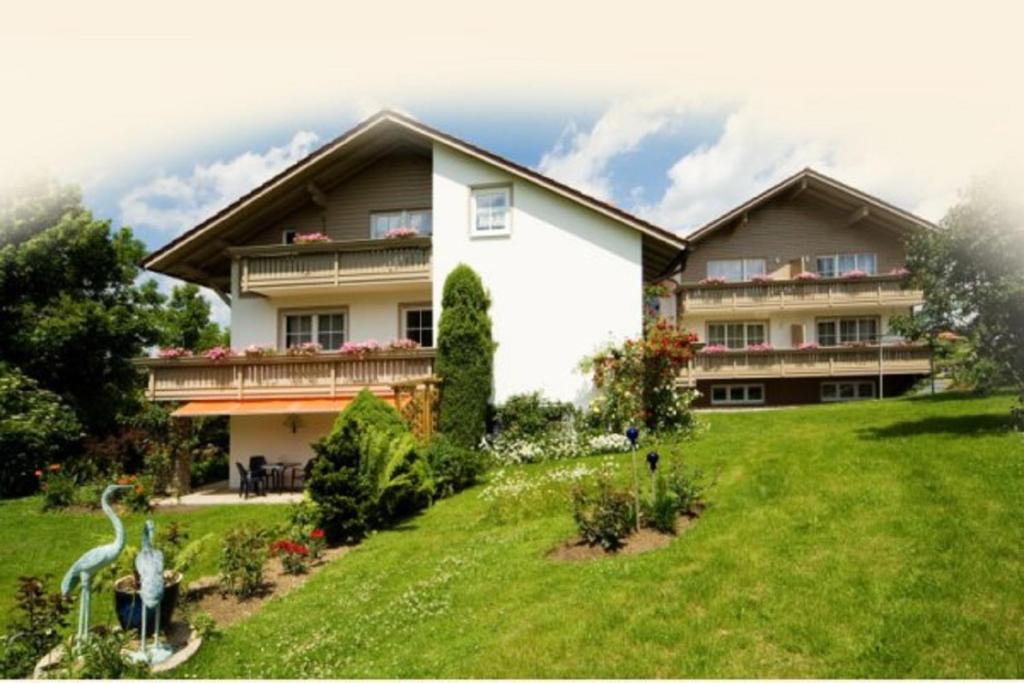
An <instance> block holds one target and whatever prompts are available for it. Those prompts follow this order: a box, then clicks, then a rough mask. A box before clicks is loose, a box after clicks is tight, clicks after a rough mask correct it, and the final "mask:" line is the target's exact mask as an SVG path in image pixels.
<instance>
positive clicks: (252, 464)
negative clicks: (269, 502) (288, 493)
mask: <svg viewBox="0 0 1024 683" xmlns="http://www.w3.org/2000/svg"><path fill="white" fill-rule="evenodd" d="M249 470H250V471H251V472H252V478H253V479H254V480H256V483H257V484H258V485H261V486H262V487H263V495H267V491H268V490H269V489H268V485H269V484H270V481H269V479H270V477H269V475H268V474H267V456H265V455H253V456H250V457H249ZM257 488H259V486H257Z"/></svg>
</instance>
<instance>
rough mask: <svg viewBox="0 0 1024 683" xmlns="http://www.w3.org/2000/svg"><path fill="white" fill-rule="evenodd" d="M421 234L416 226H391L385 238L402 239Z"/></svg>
mask: <svg viewBox="0 0 1024 683" xmlns="http://www.w3.org/2000/svg"><path fill="white" fill-rule="evenodd" d="M419 234H420V231H419V230H417V229H416V228H407V227H400V228H391V229H390V230H388V231H387V232H386V233H385V234H384V239H389V240H394V239H402V238H403V237H418V236H419Z"/></svg>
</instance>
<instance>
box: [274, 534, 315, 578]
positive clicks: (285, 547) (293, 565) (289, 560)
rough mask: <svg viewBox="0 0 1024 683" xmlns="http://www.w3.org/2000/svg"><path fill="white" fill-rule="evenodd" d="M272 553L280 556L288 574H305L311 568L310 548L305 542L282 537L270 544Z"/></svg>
mask: <svg viewBox="0 0 1024 683" xmlns="http://www.w3.org/2000/svg"><path fill="white" fill-rule="evenodd" d="M270 553H271V554H272V555H274V556H275V557H278V558H280V560H281V567H282V568H283V569H284V571H285V573H286V574H304V573H305V572H306V570H307V569H309V566H308V562H309V548H308V547H306V545H305V544H303V543H299V542H298V541H290V540H288V539H286V538H282V539H281V540H278V541H274V542H273V543H271V544H270Z"/></svg>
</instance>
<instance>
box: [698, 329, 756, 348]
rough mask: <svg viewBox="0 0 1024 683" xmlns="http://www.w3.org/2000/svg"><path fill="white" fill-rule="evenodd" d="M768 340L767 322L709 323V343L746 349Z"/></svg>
mask: <svg viewBox="0 0 1024 683" xmlns="http://www.w3.org/2000/svg"><path fill="white" fill-rule="evenodd" d="M766 341H768V337H767V333H766V329H765V324H764V323H755V322H736V323H708V344H716V345H718V346H727V347H729V348H730V349H745V348H747V347H748V346H750V345H752V344H764V343H765V342H766Z"/></svg>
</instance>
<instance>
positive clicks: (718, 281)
mask: <svg viewBox="0 0 1024 683" xmlns="http://www.w3.org/2000/svg"><path fill="white" fill-rule="evenodd" d="M725 282H726V280H725V278H724V277H706V278H704V279H703V280H699V281H698V282H697V284H698V285H724V284H725Z"/></svg>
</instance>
